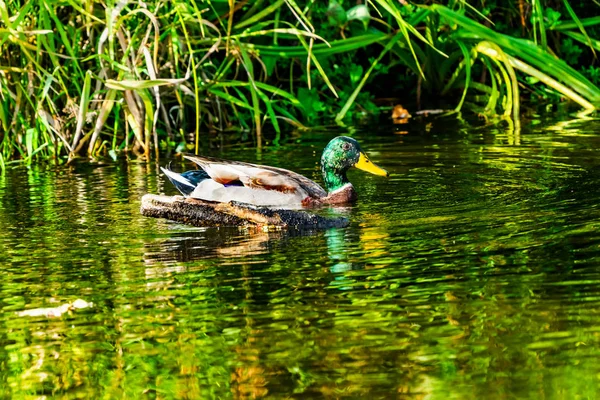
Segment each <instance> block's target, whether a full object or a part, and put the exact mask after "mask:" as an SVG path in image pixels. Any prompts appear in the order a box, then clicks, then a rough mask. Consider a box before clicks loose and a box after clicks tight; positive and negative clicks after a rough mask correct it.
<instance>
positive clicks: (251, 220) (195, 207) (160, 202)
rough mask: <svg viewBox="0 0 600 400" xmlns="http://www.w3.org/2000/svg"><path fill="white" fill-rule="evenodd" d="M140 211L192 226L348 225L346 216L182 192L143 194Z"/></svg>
mask: <svg viewBox="0 0 600 400" xmlns="http://www.w3.org/2000/svg"><path fill="white" fill-rule="evenodd" d="M140 211H141V213H142V215H144V216H146V217H154V218H166V219H170V220H172V221H177V222H182V223H184V224H188V225H193V226H241V227H252V226H254V227H281V228H296V229H328V228H343V227H346V226H348V219H346V218H341V217H338V218H327V217H323V216H321V215H316V214H311V213H308V212H306V211H298V210H285V209H273V208H268V207H258V206H252V205H249V204H245V203H237V202H230V203H216V202H209V201H202V200H197V199H192V198H184V197H182V196H161V195H155V194H146V195H144V196H143V197H142V205H141V209H140Z"/></svg>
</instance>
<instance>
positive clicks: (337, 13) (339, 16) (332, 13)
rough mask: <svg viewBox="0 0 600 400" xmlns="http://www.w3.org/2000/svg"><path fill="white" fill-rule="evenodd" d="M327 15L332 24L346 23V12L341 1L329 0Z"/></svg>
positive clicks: (340, 24)
mask: <svg viewBox="0 0 600 400" xmlns="http://www.w3.org/2000/svg"><path fill="white" fill-rule="evenodd" d="M326 15H327V20H328V21H329V24H330V25H333V26H342V25H344V24H345V23H346V18H347V17H346V12H345V11H344V8H343V7H342V6H341V5H340V3H338V2H337V1H335V0H330V1H329V7H328V8H327V12H326Z"/></svg>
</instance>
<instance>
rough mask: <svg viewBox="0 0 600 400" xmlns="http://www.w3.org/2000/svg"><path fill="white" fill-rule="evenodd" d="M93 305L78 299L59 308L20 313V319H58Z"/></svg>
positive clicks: (37, 309)
mask: <svg viewBox="0 0 600 400" xmlns="http://www.w3.org/2000/svg"><path fill="white" fill-rule="evenodd" d="M93 306H94V304H93V303H88V302H87V301H85V300H81V299H77V300H75V301H74V302H72V303H66V304H63V305H61V306H58V307H52V308H34V309H32V310H25V311H19V312H18V313H17V315H18V316H19V317H48V318H57V317H60V316H61V315H63V314H64V313H66V312H69V311H74V310H77V309H81V308H89V307H93Z"/></svg>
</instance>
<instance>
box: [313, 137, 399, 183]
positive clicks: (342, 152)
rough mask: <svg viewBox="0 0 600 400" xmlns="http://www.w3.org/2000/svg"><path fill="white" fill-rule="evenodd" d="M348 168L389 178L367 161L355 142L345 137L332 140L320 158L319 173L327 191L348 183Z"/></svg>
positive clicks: (380, 169)
mask: <svg viewBox="0 0 600 400" xmlns="http://www.w3.org/2000/svg"><path fill="white" fill-rule="evenodd" d="M350 167H356V168H358V169H362V170H363V171H367V172H370V173H372V174H375V175H381V176H389V173H388V172H387V171H386V170H384V169H382V168H379V167H378V166H377V165H375V164H373V163H372V162H371V160H369V157H367V155H366V154H365V153H364V152H363V151H362V149H361V148H360V145H359V144H358V142H357V141H356V140H354V139H352V138H350V137H347V136H338V137H336V138H335V139H332V140H331V141H330V142H329V144H328V145H327V147H325V150H323V155H322V156H321V171H322V172H323V179H325V185H326V186H327V190H328V191H330V192H331V191H334V190H337V189H339V188H341V187H342V186H344V185H345V184H347V183H348V178H346V171H348V168H350Z"/></svg>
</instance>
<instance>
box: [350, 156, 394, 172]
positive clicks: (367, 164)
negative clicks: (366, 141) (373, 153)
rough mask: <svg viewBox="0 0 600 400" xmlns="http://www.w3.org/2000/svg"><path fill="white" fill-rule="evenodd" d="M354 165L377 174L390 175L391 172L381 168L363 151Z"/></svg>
mask: <svg viewBox="0 0 600 400" xmlns="http://www.w3.org/2000/svg"><path fill="white" fill-rule="evenodd" d="M354 166H355V167H356V168H358V169H362V170H363V171H367V172H370V173H372V174H375V175H380V176H390V174H389V172H387V171H386V170H385V169H383V168H379V167H378V166H377V165H375V164H373V162H372V161H371V160H369V157H367V155H366V154H365V153H363V152H362V151H361V152H360V158H359V159H358V162H357V163H356V164H354Z"/></svg>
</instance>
